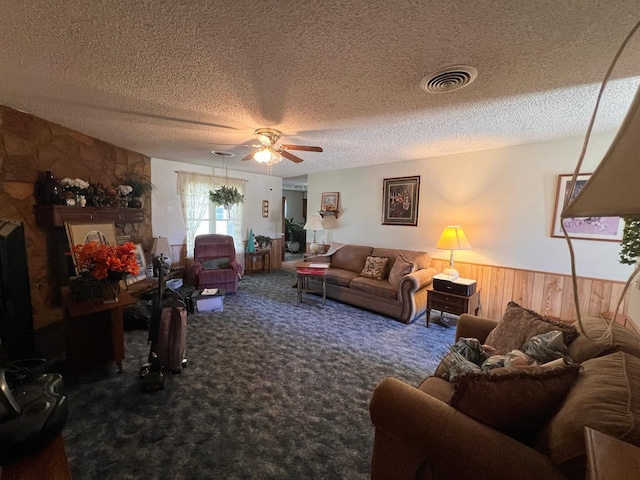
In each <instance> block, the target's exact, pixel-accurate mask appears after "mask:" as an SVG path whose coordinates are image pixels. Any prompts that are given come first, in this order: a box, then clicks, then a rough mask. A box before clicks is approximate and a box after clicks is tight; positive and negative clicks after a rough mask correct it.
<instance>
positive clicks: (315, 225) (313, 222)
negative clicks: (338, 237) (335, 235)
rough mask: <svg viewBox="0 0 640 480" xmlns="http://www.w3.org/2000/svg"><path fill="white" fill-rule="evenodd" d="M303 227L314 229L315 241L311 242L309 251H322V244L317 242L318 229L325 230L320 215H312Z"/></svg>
mask: <svg viewBox="0 0 640 480" xmlns="http://www.w3.org/2000/svg"><path fill="white" fill-rule="evenodd" d="M303 228H304V229H305V230H313V242H312V243H310V244H309V251H310V252H311V253H318V252H319V251H320V245H319V244H318V243H317V242H316V231H318V230H324V225H322V219H321V218H320V216H318V215H311V216H309V219H308V220H307V223H305V224H304V227H303Z"/></svg>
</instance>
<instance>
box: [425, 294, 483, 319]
mask: <svg viewBox="0 0 640 480" xmlns="http://www.w3.org/2000/svg"><path fill="white" fill-rule="evenodd" d="M480 308H481V307H480V289H478V290H476V292H475V293H474V294H473V295H469V296H465V295H454V294H453V293H449V292H440V291H438V290H433V288H428V289H427V327H429V320H430V318H431V310H432V309H433V310H439V311H441V312H447V313H452V314H453V315H458V316H460V315H462V314H463V313H471V312H473V314H474V315H478V312H479V311H480Z"/></svg>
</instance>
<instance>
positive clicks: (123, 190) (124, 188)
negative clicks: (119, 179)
mask: <svg viewBox="0 0 640 480" xmlns="http://www.w3.org/2000/svg"><path fill="white" fill-rule="evenodd" d="M131 192H133V187H132V186H131V185H118V186H117V187H116V193H117V194H118V197H120V198H127V197H128V196H129V194H130V193H131Z"/></svg>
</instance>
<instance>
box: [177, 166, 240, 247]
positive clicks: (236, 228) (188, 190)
mask: <svg viewBox="0 0 640 480" xmlns="http://www.w3.org/2000/svg"><path fill="white" fill-rule="evenodd" d="M177 183H178V184H177V187H178V195H180V201H181V204H182V216H183V218H184V223H185V227H186V239H185V243H186V250H187V257H193V246H194V242H195V235H196V231H197V230H198V227H199V226H200V223H201V219H202V218H204V217H205V216H206V215H207V214H208V211H209V203H210V201H209V192H210V191H211V190H215V189H216V188H217V187H220V186H222V185H227V186H229V187H236V188H237V189H238V191H239V192H240V193H241V194H244V180H240V179H230V178H221V177H215V176H213V175H203V174H201V173H192V172H178V180H177ZM242 217H243V205H242V204H239V205H235V206H234V207H233V208H232V209H231V212H229V218H230V222H232V226H233V242H234V245H235V248H236V252H242V251H243V250H244V248H243V245H242ZM212 220H213V221H215V218H214V219H212Z"/></svg>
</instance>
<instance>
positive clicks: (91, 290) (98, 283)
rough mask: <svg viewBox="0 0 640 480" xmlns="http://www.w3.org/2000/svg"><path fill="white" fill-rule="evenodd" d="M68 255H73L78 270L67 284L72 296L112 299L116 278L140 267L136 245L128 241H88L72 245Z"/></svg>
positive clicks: (115, 298) (114, 299)
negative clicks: (78, 273)
mask: <svg viewBox="0 0 640 480" xmlns="http://www.w3.org/2000/svg"><path fill="white" fill-rule="evenodd" d="M69 255H74V256H75V259H76V265H77V268H78V271H79V272H80V276H79V277H78V278H77V279H76V280H74V281H73V282H72V285H71V287H72V292H73V295H74V297H75V298H76V300H87V299H91V298H102V301H103V303H115V302H117V301H118V293H119V292H120V280H124V279H126V277H127V275H137V274H138V273H139V271H140V266H139V265H138V261H137V260H136V246H135V245H134V244H133V243H132V242H126V243H124V244H122V245H115V246H113V245H107V244H104V243H98V242H88V243H84V244H82V245H75V246H74V247H73V249H72V250H71V252H69Z"/></svg>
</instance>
